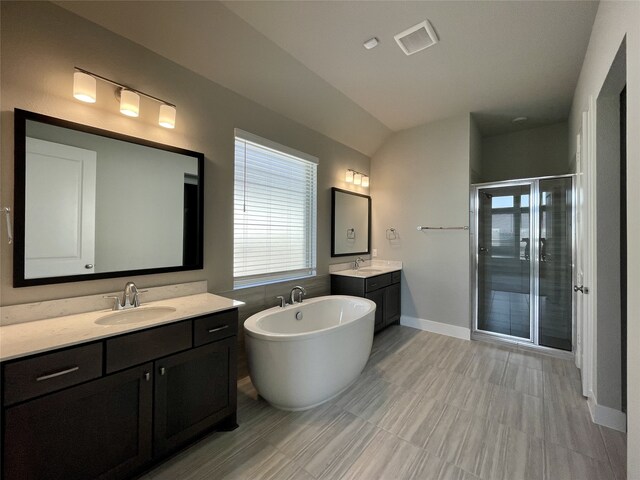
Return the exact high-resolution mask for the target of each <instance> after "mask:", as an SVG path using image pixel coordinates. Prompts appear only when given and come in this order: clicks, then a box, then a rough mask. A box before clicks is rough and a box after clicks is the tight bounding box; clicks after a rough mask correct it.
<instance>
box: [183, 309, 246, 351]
mask: <svg viewBox="0 0 640 480" xmlns="http://www.w3.org/2000/svg"><path fill="white" fill-rule="evenodd" d="M237 334H238V311H237V310H231V311H227V312H220V313H214V314H213V315H207V316H206V317H201V318H196V319H195V320H194V321H193V345H194V346H195V347H199V346H200V345H204V344H206V343H210V342H214V341H216V340H220V339H221V338H226V337H230V336H232V335H237Z"/></svg>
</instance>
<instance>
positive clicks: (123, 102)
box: [120, 88, 140, 117]
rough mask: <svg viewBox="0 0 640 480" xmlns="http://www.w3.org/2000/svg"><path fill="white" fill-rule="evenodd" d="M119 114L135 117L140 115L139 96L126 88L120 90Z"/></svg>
mask: <svg viewBox="0 0 640 480" xmlns="http://www.w3.org/2000/svg"><path fill="white" fill-rule="evenodd" d="M120 113H121V114H123V115H126V116H127V117H137V116H138V115H139V114H140V95H138V94H137V93H136V92H134V91H133V90H129V89H126V88H123V89H122V90H120Z"/></svg>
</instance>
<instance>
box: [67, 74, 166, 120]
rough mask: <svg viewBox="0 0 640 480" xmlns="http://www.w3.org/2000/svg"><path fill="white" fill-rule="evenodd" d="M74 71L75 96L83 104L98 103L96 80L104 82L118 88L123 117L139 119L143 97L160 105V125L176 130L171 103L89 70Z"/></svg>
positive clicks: (117, 93)
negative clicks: (141, 98)
mask: <svg viewBox="0 0 640 480" xmlns="http://www.w3.org/2000/svg"><path fill="white" fill-rule="evenodd" d="M74 69H75V72H74V73H73V96H74V97H75V98H76V99H78V100H80V101H81V102H86V103H95V102H96V79H97V80H102V81H103V82H106V83H109V84H111V85H113V86H115V87H117V90H116V96H117V97H118V98H119V100H120V113H122V114H123V115H127V116H129V117H137V116H138V115H139V113H140V96H143V97H146V98H148V99H150V100H153V101H154V102H158V103H159V104H160V113H159V116H158V124H159V125H160V126H161V127H164V128H175V126H176V106H175V105H174V104H173V103H169V102H167V101H166V100H162V99H161V98H158V97H154V96H153V95H149V94H148V93H145V92H142V91H140V90H136V89H135V88H131V87H128V86H126V85H123V84H121V83H118V82H115V81H113V80H111V79H109V78H106V77H103V76H101V75H98V74H95V73H93V72H90V71H88V70H84V69H82V68H79V67H74Z"/></svg>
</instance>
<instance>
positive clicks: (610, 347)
mask: <svg viewBox="0 0 640 480" xmlns="http://www.w3.org/2000/svg"><path fill="white" fill-rule="evenodd" d="M619 102H620V100H619V98H617V97H610V96H605V97H601V98H598V105H597V108H598V110H597V111H598V118H597V125H596V132H597V133H596V135H597V139H596V145H597V147H596V148H597V156H598V158H607V162H606V163H605V162H597V165H596V189H597V192H598V196H597V205H596V215H597V218H598V222H597V232H596V235H597V241H596V242H597V243H596V245H597V272H598V273H597V275H598V286H597V289H596V290H595V291H594V292H593V293H594V294H595V295H597V299H598V301H597V305H598V307H597V308H598V311H597V318H598V322H597V329H598V330H597V336H598V342H597V348H598V351H597V356H598V363H597V365H598V373H597V382H598V384H597V390H596V392H597V396H598V403H599V404H601V405H605V406H607V407H610V408H615V409H617V410H620V408H621V398H622V397H621V366H620V365H621V363H620V347H621V343H620V342H621V337H620V332H621V328H620V108H619Z"/></svg>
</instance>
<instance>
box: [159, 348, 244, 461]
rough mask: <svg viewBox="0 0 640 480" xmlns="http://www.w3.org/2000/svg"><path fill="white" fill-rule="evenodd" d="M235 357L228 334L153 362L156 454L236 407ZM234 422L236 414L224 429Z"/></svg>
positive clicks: (199, 430) (167, 449)
mask: <svg viewBox="0 0 640 480" xmlns="http://www.w3.org/2000/svg"><path fill="white" fill-rule="evenodd" d="M235 357H236V338H235V337H230V338H227V339H225V340H220V341H217V342H214V343H210V344H208V345H205V346H203V347H198V348H194V349H192V350H188V351H186V352H183V353H179V354H176V355H173V356H171V357H167V358H165V359H163V360H159V361H157V362H155V371H156V381H155V412H154V432H153V437H154V442H153V447H154V454H155V455H156V456H160V455H163V454H165V453H167V452H169V451H171V450H173V449H175V448H176V447H178V446H179V445H181V444H183V443H184V442H185V441H187V440H189V439H190V438H193V437H194V436H196V435H197V434H198V433H199V432H202V431H205V430H207V429H209V428H211V427H213V426H214V425H215V424H217V423H218V422H219V421H221V420H223V419H225V418H226V417H229V414H230V413H231V412H235V405H236V372H235V362H234V359H235ZM232 367H233V369H232ZM233 426H235V416H233V418H232V419H228V418H227V423H226V425H222V429H229V427H233Z"/></svg>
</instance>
